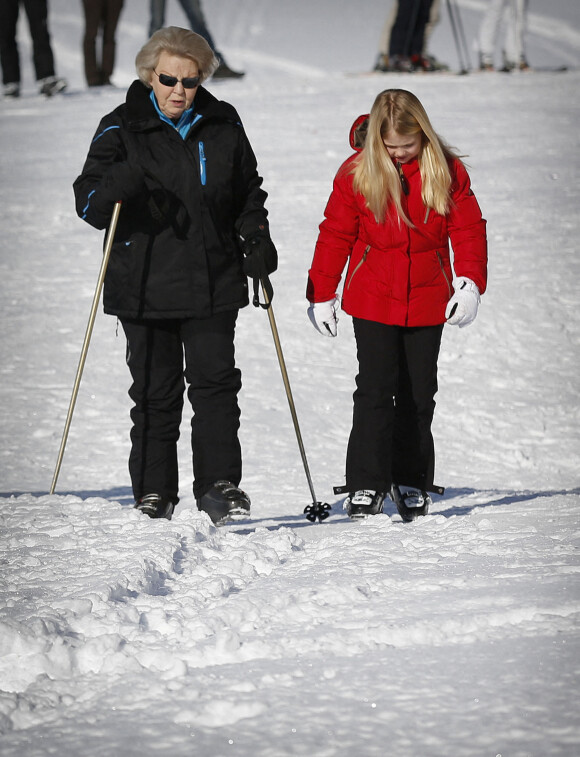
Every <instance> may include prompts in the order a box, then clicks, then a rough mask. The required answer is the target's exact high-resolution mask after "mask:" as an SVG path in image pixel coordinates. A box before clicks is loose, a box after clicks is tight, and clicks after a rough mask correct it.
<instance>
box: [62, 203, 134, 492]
mask: <svg viewBox="0 0 580 757" xmlns="http://www.w3.org/2000/svg"><path fill="white" fill-rule="evenodd" d="M120 210H121V202H117V203H115V207H114V208H113V215H112V217H111V223H110V224H109V231H108V232H107V238H106V241H105V249H104V252H103V261H102V263H101V270H100V271H99V278H98V280H97V288H96V289H95V296H94V297H93V305H92V307H91V313H90V316H89V322H88V324H87V330H86V333H85V339H84V342H83V347H82V350H81V356H80V359H79V366H78V368H77V374H76V378H75V382H74V385H73V391H72V396H71V399H70V404H69V408H68V413H67V416H66V422H65V424H64V432H63V435H62V441H61V443H60V449H59V452H58V458H57V461H56V467H55V470H54V475H53V477H52V484H51V486H50V494H54V490H55V487H56V481H57V479H58V474H59V473H60V466H61V465H62V458H63V456H64V448H65V446H66V441H67V439H68V432H69V429H70V424H71V421H72V415H73V411H74V407H75V404H76V401H77V395H78V393H79V386H80V383H81V377H82V374H83V368H84V367H85V360H86V358H87V352H88V350H89V343H90V341H91V335H92V333H93V326H94V323H95V317H96V315H97V308H98V306H99V300H100V297H101V290H102V288H103V282H104V280H105V273H106V272H107V265H108V263H109V257H110V255H111V248H112V247H113V239H114V237H115V231H116V229H117V221H118V220H119V212H120Z"/></svg>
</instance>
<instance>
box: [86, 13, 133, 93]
mask: <svg viewBox="0 0 580 757" xmlns="http://www.w3.org/2000/svg"><path fill="white" fill-rule="evenodd" d="M123 2H124V0H83V10H84V13H85V34H84V37H83V56H84V62H85V78H86V80H87V84H88V86H89V87H101V86H103V85H109V84H111V76H112V74H113V69H114V67H115V48H116V42H115V34H116V32H117V24H118V23H119V17H120V15H121V11H122V9H123ZM97 37H100V45H99V47H100V51H99V54H97Z"/></svg>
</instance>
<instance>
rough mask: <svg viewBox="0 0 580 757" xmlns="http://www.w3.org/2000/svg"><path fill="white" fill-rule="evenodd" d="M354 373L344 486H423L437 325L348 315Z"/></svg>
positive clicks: (427, 481)
mask: <svg viewBox="0 0 580 757" xmlns="http://www.w3.org/2000/svg"><path fill="white" fill-rule="evenodd" d="M353 325H354V333H355V337H356V343H357V356H358V362H359V372H358V375H357V377H356V385H357V388H356V391H355V393H354V395H353V399H354V410H353V424H352V430H351V433H350V438H349V443H348V451H347V458H346V488H347V489H348V491H350V492H354V491H357V490H359V489H374V490H376V491H383V492H388V491H389V489H390V488H391V484H392V483H393V482H394V483H397V484H400V485H404V486H416V487H418V488H420V489H425V490H429V489H430V487H431V486H432V485H433V476H434V472H435V451H434V445H433V436H432V434H431V423H432V421H433V413H434V410H435V400H434V397H435V394H436V393H437V359H438V357H439V347H440V344H441V335H442V333H443V326H442V325H441V326H423V327H417V328H405V327H402V326H386V325H384V324H382V323H376V322H375V321H365V320H362V319H360V318H353Z"/></svg>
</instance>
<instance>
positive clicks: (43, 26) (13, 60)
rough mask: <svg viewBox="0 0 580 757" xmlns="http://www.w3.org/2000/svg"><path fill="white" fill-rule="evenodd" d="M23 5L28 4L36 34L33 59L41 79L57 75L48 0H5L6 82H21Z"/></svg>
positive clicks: (2, 51) (2, 54)
mask: <svg viewBox="0 0 580 757" xmlns="http://www.w3.org/2000/svg"><path fill="white" fill-rule="evenodd" d="M20 5H23V6H24V10H25V12H26V17H27V18H28V27H29V29H30V36H31V38H32V61H33V63H34V71H35V73H36V79H37V81H38V80H40V79H46V77H48V76H54V58H53V55H52V48H51V46H50V34H49V31H48V7H47V0H1V2H0V62H1V63H2V82H3V83H4V84H16V83H20V57H19V54H18V44H17V42H16V25H17V22H18V12H19V10H20Z"/></svg>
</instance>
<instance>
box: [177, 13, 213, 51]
mask: <svg viewBox="0 0 580 757" xmlns="http://www.w3.org/2000/svg"><path fill="white" fill-rule="evenodd" d="M179 4H180V5H181V7H182V8H183V12H184V13H185V15H186V16H187V20H188V22H189V26H190V27H191V30H192V31H194V32H195V33H196V34H200V35H201V36H202V37H203V38H204V39H205V40H206V41H207V43H208V44H209V46H210V47H211V49H212V50H213V51H214V52H215V53H216V54H217V51H216V46H215V42H214V41H213V37H212V36H211V33H210V31H209V29H208V26H207V22H206V20H205V16H204V13H203V9H202V7H201V2H200V0H179ZM218 57H219V56H218Z"/></svg>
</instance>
